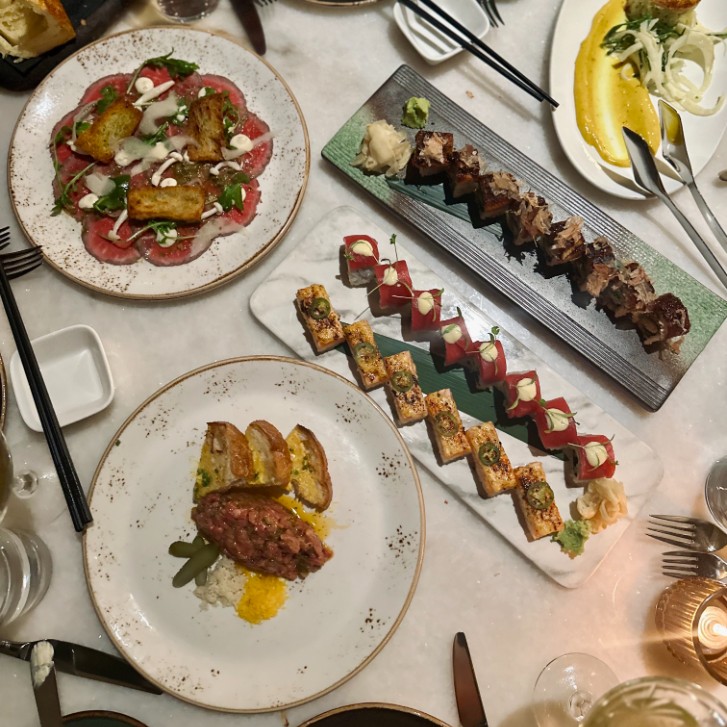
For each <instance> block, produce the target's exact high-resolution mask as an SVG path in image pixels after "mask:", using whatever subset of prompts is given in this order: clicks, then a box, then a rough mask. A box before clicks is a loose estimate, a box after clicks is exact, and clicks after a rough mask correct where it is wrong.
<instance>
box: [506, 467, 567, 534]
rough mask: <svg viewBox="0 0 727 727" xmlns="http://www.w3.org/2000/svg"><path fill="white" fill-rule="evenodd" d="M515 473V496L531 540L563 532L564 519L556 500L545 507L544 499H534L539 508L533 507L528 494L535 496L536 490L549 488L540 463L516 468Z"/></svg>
mask: <svg viewBox="0 0 727 727" xmlns="http://www.w3.org/2000/svg"><path fill="white" fill-rule="evenodd" d="M514 471H515V479H516V480H517V487H516V488H515V490H514V491H513V494H514V496H515V502H516V503H517V506H518V509H519V510H520V514H521V515H522V518H523V520H524V521H525V526H526V527H527V530H528V535H529V536H530V538H531V539H532V540H538V539H539V538H544V537H545V536H546V535H552V534H553V533H557V532H558V531H559V530H562V529H563V518H562V517H561V516H560V511H559V510H558V506H557V505H556V504H555V500H554V499H553V500H552V501H551V502H550V504H549V505H547V506H543V505H544V504H545V502H547V500H545V501H543V499H542V497H537V498H535V497H533V498H532V499H533V501H536V502H538V501H539V506H538V507H533V505H532V504H531V503H530V502H529V499H531V498H530V497H529V494H528V493H532V494H533V495H534V494H535V491H536V488H542V487H543V485H545V486H547V487H549V485H548V482H547V480H546V479H545V471H544V470H543V465H541V464H540V462H532V463H531V464H527V465H525V466H524V467H516V468H515V470H514ZM550 497H552V490H550Z"/></svg>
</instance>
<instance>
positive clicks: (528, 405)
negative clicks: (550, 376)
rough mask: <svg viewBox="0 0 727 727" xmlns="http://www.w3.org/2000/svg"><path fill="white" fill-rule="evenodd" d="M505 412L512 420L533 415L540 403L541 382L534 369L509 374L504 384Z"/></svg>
mask: <svg viewBox="0 0 727 727" xmlns="http://www.w3.org/2000/svg"><path fill="white" fill-rule="evenodd" d="M502 388H503V393H504V394H505V411H506V412H507V415H508V416H509V417H510V418H511V419H516V418H517V417H522V416H525V415H526V414H531V413H532V412H534V411H535V410H536V409H537V408H538V402H539V401H540V380H539V379H538V374H537V372H536V371H535V370H534V369H531V370H530V371H519V372H518V373H514V374H507V375H506V376H505V381H504V382H503V387H502Z"/></svg>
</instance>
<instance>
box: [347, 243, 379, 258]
mask: <svg viewBox="0 0 727 727" xmlns="http://www.w3.org/2000/svg"><path fill="white" fill-rule="evenodd" d="M351 252H352V253H353V254H354V255H361V256H362V257H374V248H373V245H372V244H371V243H370V242H369V241H368V240H356V242H354V243H353V244H352V245H351Z"/></svg>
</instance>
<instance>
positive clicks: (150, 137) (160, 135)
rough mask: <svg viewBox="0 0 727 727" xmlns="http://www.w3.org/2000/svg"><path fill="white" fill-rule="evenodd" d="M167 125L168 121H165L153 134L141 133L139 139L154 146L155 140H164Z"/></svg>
mask: <svg viewBox="0 0 727 727" xmlns="http://www.w3.org/2000/svg"><path fill="white" fill-rule="evenodd" d="M168 127H169V122H168V121H165V122H164V123H163V124H162V125H161V126H160V127H159V128H158V129H157V130H156V131H155V132H154V133H153V134H144V135H142V137H141V140H142V141H143V142H144V143H146V144H150V145H151V146H154V144H156V143H157V142H159V141H164V139H166V138H167V134H166V131H167V128H168Z"/></svg>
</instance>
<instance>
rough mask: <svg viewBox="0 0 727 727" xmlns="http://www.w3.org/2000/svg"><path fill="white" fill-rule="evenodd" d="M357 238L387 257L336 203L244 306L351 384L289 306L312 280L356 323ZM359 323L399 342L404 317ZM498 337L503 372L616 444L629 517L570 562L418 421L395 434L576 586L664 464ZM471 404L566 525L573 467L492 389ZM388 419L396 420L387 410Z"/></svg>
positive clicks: (473, 315)
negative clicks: (528, 381)
mask: <svg viewBox="0 0 727 727" xmlns="http://www.w3.org/2000/svg"><path fill="white" fill-rule="evenodd" d="M356 234H368V235H371V236H372V237H373V238H374V239H376V240H378V242H379V246H380V252H381V254H382V256H390V253H389V252H388V251H386V248H385V247H383V246H384V245H385V246H387V247H388V245H389V243H388V239H389V234H388V233H386V232H384V231H383V230H382V229H380V228H379V227H378V226H376V225H375V224H373V223H372V222H371V221H369V220H367V219H365V218H364V217H362V216H361V215H360V214H359V213H358V212H357V211H356V210H354V209H352V208H350V207H339V208H337V209H335V210H333V211H332V212H330V213H329V214H328V215H327V216H326V217H324V218H323V219H322V220H321V221H320V222H319V223H318V224H317V225H316V226H315V227H314V229H313V230H311V231H310V232H309V233H308V234H307V235H306V236H305V238H304V239H303V240H301V242H300V244H298V245H297V246H296V247H295V249H293V250H292V251H291V252H290V254H289V255H288V256H287V257H286V259H285V261H284V262H283V263H282V265H280V266H279V267H278V268H277V269H276V270H274V271H273V272H272V273H271V275H270V276H269V277H268V279H267V280H266V281H265V282H264V283H262V285H260V286H259V287H258V288H257V289H256V290H255V292H254V293H253V295H252V297H251V299H250V306H251V309H252V311H253V313H254V314H255V316H256V317H257V318H258V319H259V320H260V321H261V322H262V323H263V324H264V325H265V326H267V327H268V328H269V329H270V331H272V332H273V333H274V334H275V335H276V336H278V338H280V340H281V341H283V342H284V343H286V344H287V345H288V346H290V348H292V349H293V351H295V353H297V354H298V355H299V356H301V357H302V358H304V359H307V360H310V361H313V360H315V361H317V362H318V363H319V364H320V365H322V366H326V367H327V368H330V369H331V370H333V371H336V372H338V373H340V374H342V375H343V376H346V377H348V378H349V379H353V380H355V377H354V375H353V373H352V371H351V367H350V364H349V358H348V357H347V356H345V355H344V354H343V353H342V352H341V351H340V350H332V351H328V352H327V353H325V354H322V355H320V356H316V354H315V353H314V351H313V349H312V347H311V345H310V343H309V340H308V338H307V336H306V334H305V331H304V329H303V326H302V324H301V322H300V320H299V318H298V315H297V311H296V307H295V305H294V300H295V293H296V291H297V290H298V289H299V288H302V287H305V286H308V285H310V284H311V283H320V284H322V285H324V286H325V288H326V290H327V291H328V294H329V296H330V298H331V303H332V305H333V307H334V308H335V309H336V310H337V311H338V313H339V314H340V316H341V320H343V321H348V322H350V321H353V319H354V318H356V317H357V316H359V314H361V311H364V310H366V309H367V306H368V305H369V300H368V298H367V288H365V287H356V288H351V287H348V286H347V285H345V284H344V282H343V280H342V277H341V245H342V243H343V237H344V236H346V235H356ZM396 247H397V251H398V257H399V259H400V260H406V262H407V264H408V266H409V271H410V273H411V277H412V281H413V282H414V285H415V287H416V288H417V289H432V288H442V287H443V285H442V282H441V280H439V278H437V276H436V275H435V274H434V273H433V272H432V271H431V270H430V269H429V268H427V267H426V266H425V265H423V264H422V263H421V262H420V261H419V260H417V259H416V258H415V257H413V256H412V255H411V254H410V253H408V252H407V250H406V247H405V245H403V244H401V242H399V241H397V244H396ZM442 303H443V309H442V318H446V317H451V316H453V315H456V313H455V311H456V308H457V307H458V306H459V308H460V309H461V311H462V315H463V316H464V319H465V322H466V325H467V328H468V330H469V332H470V334H472V337H473V338H474V339H479V340H487V336H488V333H489V332H490V330H491V328H492V327H493V326H495V325H497V321H492V320H490V319H488V317H487V316H486V315H485V314H484V313H483V312H482V311H480V310H478V309H477V308H475V307H473V306H472V305H470V304H469V303H467V302H466V301H461V300H458V299H456V298H455V297H454V294H453V293H451V292H450V293H448V292H447V290H446V289H445V291H444V294H443V299H442ZM363 318H365V319H366V320H368V321H369V322H370V323H371V327H372V329H373V330H374V332H375V333H377V334H382V335H383V336H386V337H387V339H390V340H392V341H398V342H401V341H403V340H404V333H403V330H404V329H403V326H402V318H401V316H400V315H399V314H393V315H377V316H374V315H372V314H371V312H370V311H368V312H367V313H366V314H364V316H363ZM409 338H410V337H409V336H406V340H407V343H408V344H409V345H411V344H412V343H413V342H412V341H410V340H409ZM499 338H500V340H501V341H502V343H503V346H504V349H505V355H506V358H507V363H508V372H510V371H512V372H516V371H527V370H530V369H535V370H536V371H537V372H538V375H539V378H540V383H541V391H542V395H543V397H545V398H548V399H551V398H555V397H558V396H564V397H565V398H566V399H567V401H568V404H569V405H570V407H571V409H572V410H573V411H575V412H577V421H578V431H579V432H581V433H584V434H585V433H588V434H605V435H606V436H608V437H613V438H614V439H613V445H614V448H615V450H616V457H617V459H618V462H619V464H618V467H617V469H616V474H615V477H616V479H618V480H620V481H621V482H623V483H624V487H625V490H626V495H627V497H628V505H629V514H628V516H627V517H626V518H624V519H622V520H620V521H619V522H617V523H616V524H614V525H611V526H610V527H608V528H606V529H605V530H604V531H602V532H601V533H598V534H597V535H592V536H591V538H590V539H589V540H588V542H587V543H586V548H585V552H584V554H583V555H581V556H579V557H577V558H575V559H573V560H571V559H570V558H569V557H568V556H567V555H565V554H564V553H562V552H561V551H560V548H559V547H558V545H557V544H555V543H553V542H551V541H550V538H543V539H542V540H538V541H535V542H529V541H528V539H527V537H526V534H525V531H524V530H523V527H522V525H521V523H520V522H519V519H518V516H517V513H516V511H515V505H514V503H513V498H512V497H511V496H510V495H508V494H502V495H500V496H498V497H494V498H489V499H483V498H482V497H480V496H479V495H478V493H477V487H476V483H475V479H474V475H473V473H472V471H471V467H470V465H469V463H468V461H467V460H466V459H463V460H459V461H456V462H452V463H450V464H446V465H441V464H439V462H438V460H437V458H436V456H435V454H434V452H433V449H432V441H431V439H430V437H429V434H428V432H427V427H426V425H425V423H424V422H420V423H418V424H414V425H410V426H406V427H401V428H400V432H401V434H402V436H403V437H404V440H405V441H406V443H407V444H408V445H409V448H410V449H411V452H412V454H413V455H414V457H415V458H416V459H417V460H418V461H419V462H420V463H421V464H422V465H424V466H425V467H426V468H427V469H428V470H429V471H430V472H431V473H432V474H433V475H434V476H435V477H437V478H438V479H439V480H440V481H441V482H442V483H443V484H444V486H445V487H446V488H448V489H449V490H451V491H452V492H453V493H454V494H455V495H456V496H457V497H458V498H459V499H460V500H461V501H462V502H464V503H465V504H466V505H467V506H468V507H469V508H471V509H472V510H473V511H474V512H475V513H476V514H477V515H478V516H479V517H481V518H482V519H483V520H484V521H485V522H486V523H487V524H488V525H489V526H491V527H492V528H494V529H495V530H496V531H497V532H499V533H500V535H502V537H504V538H505V539H506V540H507V541H508V542H509V543H510V544H511V545H512V546H513V547H514V548H515V549H516V550H518V551H519V552H520V553H521V554H522V555H523V556H525V557H526V558H528V559H529V560H531V561H532V562H533V563H534V564H535V565H536V566H537V567H538V568H540V569H541V570H542V571H544V572H545V573H546V574H547V575H549V576H550V577H551V578H553V580H555V581H556V582H558V583H559V584H560V585H562V586H566V587H568V588H576V587H578V586H580V585H581V584H582V583H584V582H585V581H586V580H587V579H588V578H589V577H590V576H591V575H592V574H593V572H594V571H595V570H596V568H597V567H598V565H599V564H600V563H601V561H602V560H603V559H604V558H605V557H606V555H607V553H608V551H609V550H610V549H611V548H612V547H613V545H614V544H615V543H616V541H617V540H618V539H619V538H620V537H621V535H623V533H624V531H625V530H626V528H627V527H628V526H629V524H630V522H631V521H632V520H633V519H635V518H636V515H637V514H638V512H639V510H640V508H641V506H642V505H643V503H644V502H645V501H646V499H647V497H648V495H649V494H650V493H651V491H652V490H653V489H654V488H655V487H656V486H657V485H658V484H659V482H660V480H661V477H662V474H663V467H662V464H661V461H660V460H659V458H658V457H657V455H656V454H655V452H654V451H653V450H651V449H650V448H649V447H648V446H647V445H646V444H644V443H643V442H641V441H640V440H639V439H637V438H636V437H635V436H634V435H633V434H632V433H631V432H629V431H628V430H627V429H625V428H624V427H623V426H621V425H620V424H619V423H618V422H617V421H616V420H615V419H613V418H612V417H610V416H609V415H608V414H606V413H605V412H603V411H602V410H601V409H600V408H599V407H597V406H596V405H595V404H594V403H593V402H591V401H590V400H589V399H588V398H587V397H585V396H584V395H583V394H582V393H581V392H580V391H578V390H577V389H575V388H574V387H573V386H572V385H571V384H569V383H568V382H567V381H566V380H565V379H563V378H562V377H561V376H559V375H558V374H556V373H555V372H554V371H552V370H550V369H549V368H548V367H547V366H546V365H545V364H544V363H543V362H542V361H541V360H540V359H538V358H537V357H536V356H535V355H534V354H533V353H531V352H530V351H529V350H528V349H527V348H526V347H525V346H523V345H522V344H521V343H520V342H519V341H518V340H516V339H515V338H513V337H512V336H510V335H509V334H507V332H505V331H502V330H501V332H500V334H499ZM415 345H416V346H417V347H419V348H421V349H423V350H425V351H427V350H428V349H429V346H428V344H426V343H416V344H415ZM430 358H431V357H430ZM420 373H421V371H420ZM440 376H441V385H439V386H438V387H437V388H445V387H448V386H450V385H451V386H459V385H461V378H462V377H461V375H459V374H458V373H454V374H450V373H447V372H444V373H442V374H441V375H440ZM370 396H371V397H372V398H373V399H374V400H375V401H376V402H377V403H379V404H380V405H381V406H382V408H384V410H386V411H388V412H390V413H391V407H390V406H389V403H388V401H387V397H386V393H385V391H384V390H383V388H382V389H377V390H374V391H372V392H370ZM478 397H479V399H478ZM469 399H470V401H471V400H472V399H474V400H475V401H476V402H479V403H477V404H475V406H481V410H482V416H478V417H476V418H475V417H473V416H471V413H472V411H473V410H472V406H471V405H470V406H469V407H468V408H469V409H470V414H463V417H462V419H463V422H464V424H465V426H470V425H472V424H474V423H476V422H477V421H482V420H489V419H490V418H491V417H492V416H493V411H494V416H495V424H496V426H497V428H498V429H499V430H500V432H499V433H500V438H501V441H502V443H503V446H504V448H505V451H506V452H507V453H508V455H509V457H510V460H511V461H512V463H513V466H521V465H525V464H527V463H529V462H533V461H538V462H540V463H541V464H542V465H543V468H544V469H545V473H546V477H547V479H548V482H549V483H550V484H551V486H552V487H553V491H554V493H555V499H556V503H557V504H558V506H559V509H560V511H561V515H562V516H563V519H564V520H566V519H568V517H569V507H570V505H571V503H573V502H574V501H575V499H576V497H577V496H578V495H580V494H581V493H582V489H581V488H580V487H575V486H573V485H572V484H571V482H570V476H569V471H568V470H569V467H570V465H569V464H566V463H565V462H564V461H563V460H562V459H561V458H559V457H556V456H553V455H550V454H545V453H543V452H541V451H539V450H537V449H534V448H533V446H532V444H531V443H530V442H529V441H528V436H527V434H524V433H523V431H522V430H523V429H524V428H521V429H520V430H518V428H517V427H513V426H512V425H511V423H509V422H508V421H507V418H506V416H501V417H500V418H499V419H498V418H497V412H498V405H497V404H495V405H494V408H493V403H492V400H493V395H492V393H491V392H481V393H479V394H476V395H475V396H474V397H469ZM500 412H501V409H500ZM475 413H477V412H475ZM391 415H392V418H393V414H391Z"/></svg>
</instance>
